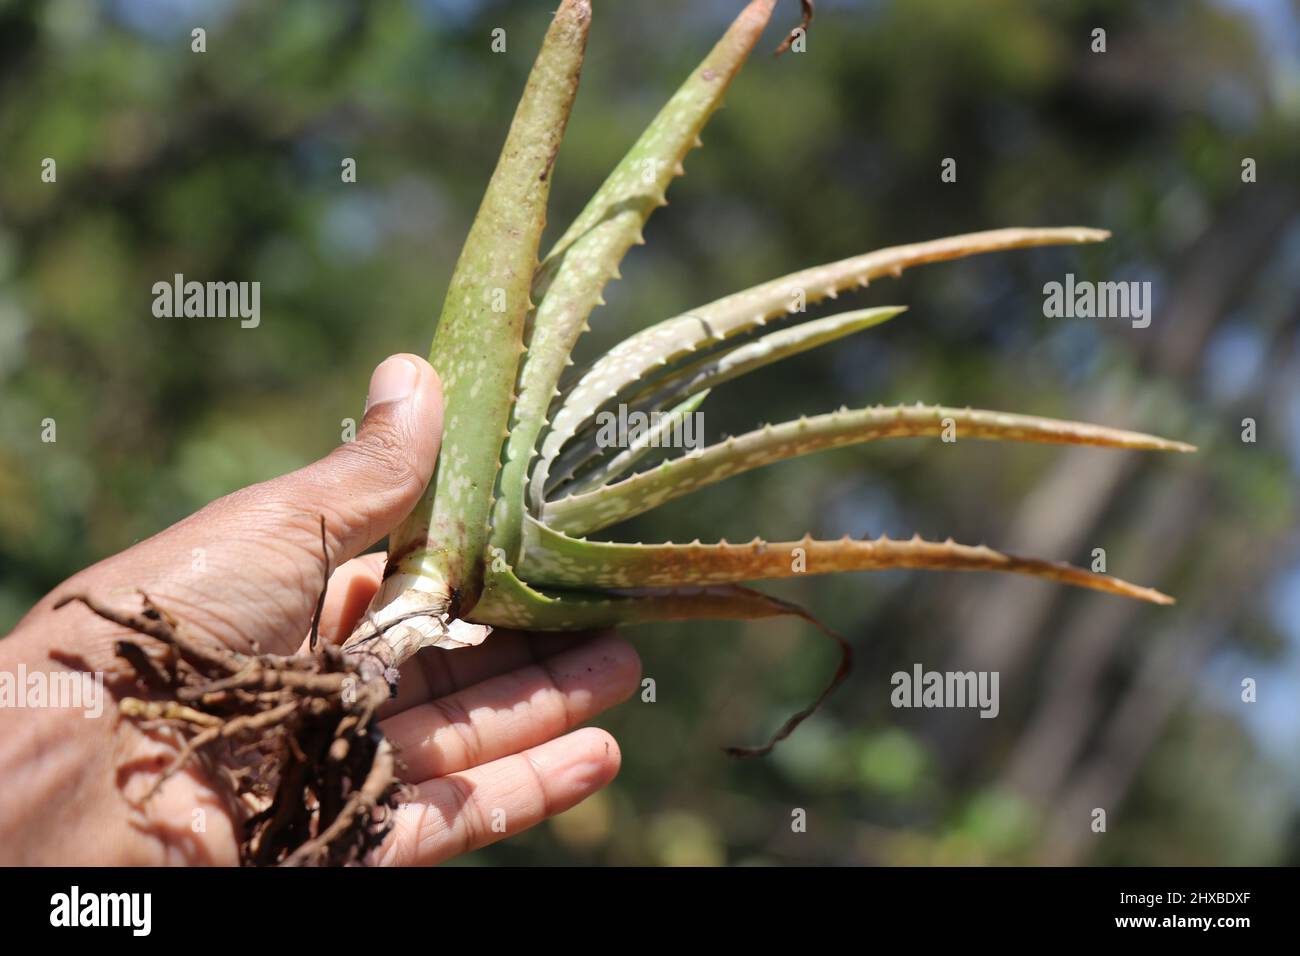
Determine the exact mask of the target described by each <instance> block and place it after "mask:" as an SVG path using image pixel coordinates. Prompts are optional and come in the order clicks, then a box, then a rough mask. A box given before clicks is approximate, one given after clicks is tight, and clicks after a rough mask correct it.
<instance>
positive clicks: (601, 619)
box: [468, 519, 800, 631]
mask: <svg viewBox="0 0 1300 956" xmlns="http://www.w3.org/2000/svg"><path fill="white" fill-rule="evenodd" d="M527 520H532V519H527ZM491 557H492V560H491V564H490V566H489V569H488V571H487V574H486V579H485V584H484V587H483V595H482V597H481V598H480V599H479V603H478V604H477V605H476V606H475V608H474V610H473V612H471V613H470V614H469V615H468V618H469V620H471V621H482V622H487V623H491V624H492V625H493V626H498V627H514V628H523V629H528V630H541V631H553V630H585V629H588V628H594V627H613V626H616V625H622V624H645V623H649V622H651V621H689V620H756V619H759V618H767V617H777V616H781V615H787V614H799V613H800V612H799V610H798V609H797V608H795V606H794V605H791V604H788V603H786V602H784V601H780V600H778V599H776V598H773V597H769V596H768V595H766V594H762V593H760V592H758V591H753V590H750V589H749V588H743V587H738V586H735V585H695V584H688V585H685V586H679V587H676V586H675V587H671V588H650V587H629V588H626V589H623V590H619V591H615V592H609V591H606V592H595V591H588V590H582V589H581V588H579V589H574V590H562V591H556V592H550V593H543V592H542V591H539V590H537V589H536V588H534V587H531V586H530V585H529V584H526V583H524V581H522V580H521V579H520V578H519V576H518V575H517V574H516V573H515V571H514V569H513V568H511V567H510V565H509V564H508V563H506V559H505V552H504V551H502V550H500V549H499V548H494V549H492V555H491Z"/></svg>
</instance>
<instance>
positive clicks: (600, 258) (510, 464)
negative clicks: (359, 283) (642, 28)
mask: <svg viewBox="0 0 1300 956" xmlns="http://www.w3.org/2000/svg"><path fill="white" fill-rule="evenodd" d="M774 3H775V0H753V2H751V3H750V4H749V6H747V7H746V8H745V9H744V10H743V11H742V12H741V13H740V15H739V16H738V17H737V18H736V20H735V22H733V23H732V25H731V27H730V29H728V30H727V32H726V34H724V35H723V37H722V39H721V40H719V41H718V43H717V45H716V46H714V48H713V50H712V52H710V53H709V55H708V56H706V57H705V58H704V61H703V62H702V63H701V64H700V65H699V67H697V68H696V70H695V72H693V73H692V74H691V76H690V78H689V79H687V80H686V82H685V83H683V84H682V86H681V88H680V89H679V90H678V91H677V93H676V94H674V95H673V97H672V99H670V100H669V101H668V103H667V105H666V106H664V108H663V109H662V110H661V111H660V112H659V115H658V116H656V117H655V119H654V120H653V122H651V123H650V125H649V127H648V128H647V129H646V131H645V132H644V133H643V134H642V135H641V138H640V139H638V140H637V142H636V144H635V145H633V147H632V148H631V150H629V151H628V153H627V155H626V156H624V157H623V160H622V161H621V162H620V163H619V164H618V166H617V167H616V168H615V169H614V171H613V173H611V174H610V176H609V178H608V179H607V180H605V182H604V184H603V185H602V186H601V187H600V189H599V190H597V192H596V194H595V196H594V197H592V199H591V201H590V202H589V203H588V204H587V207H586V208H585V209H584V210H583V211H582V213H581V214H579V216H578V218H577V219H576V220H575V221H574V222H573V224H572V225H571V226H570V227H569V229H568V231H566V232H565V234H564V235H563V236H562V237H561V238H560V240H559V242H558V243H557V244H556V246H555V248H554V249H553V250H552V251H551V252H550V254H549V255H547V257H546V260H545V262H543V263H542V264H541V266H540V268H539V269H538V270H537V274H536V277H535V279H534V282H533V294H534V296H535V297H536V298H537V300H538V302H539V305H538V307H537V311H536V314H535V315H534V317H533V321H532V323H531V332H530V334H529V336H528V343H527V344H528V352H527V354H526V356H525V358H524V365H523V369H522V373H521V375H520V380H519V398H518V401H517V403H516V407H515V412H514V416H513V419H512V424H511V428H510V436H509V440H508V442H507V444H506V454H505V461H504V464H503V466H502V474H501V482H500V489H501V490H500V497H499V500H498V502H497V504H496V509H495V512H494V514H493V529H492V543H493V546H494V547H502V548H505V549H506V551H507V552H508V553H513V552H514V551H515V549H516V548H517V547H518V538H519V521H520V518H521V517H522V515H523V508H524V494H525V486H526V484H527V469H528V466H529V463H530V462H531V460H532V458H533V456H534V454H535V453H536V448H537V439H538V435H539V434H540V433H541V430H542V428H543V427H544V425H545V423H546V413H547V409H548V408H549V406H550V404H551V400H552V399H553V398H554V397H555V387H556V384H557V383H558V382H559V380H560V375H561V373H562V372H563V371H564V368H565V366H566V365H568V364H569V362H570V358H569V356H570V355H571V353H572V352H573V347H574V344H575V343H576V342H577V340H578V337H579V336H580V335H581V334H582V332H583V331H584V329H586V328H587V317H588V316H589V315H590V314H591V312H592V310H593V309H594V308H595V307H596V306H597V305H599V304H601V303H602V301H603V300H602V299H601V292H602V290H603V289H604V287H605V284H606V283H607V282H608V281H609V280H610V279H612V278H616V277H617V276H618V264H619V262H621V261H622V259H623V256H624V255H625V254H626V252H627V251H628V249H629V248H631V246H632V245H634V244H636V243H640V242H642V241H643V240H642V238H641V230H642V227H643V226H644V224H645V222H646V220H647V219H648V218H649V217H650V214H651V213H652V212H653V211H654V210H655V209H656V208H657V207H659V206H663V205H665V204H666V203H667V200H666V199H665V198H664V197H665V193H666V191H667V189H668V184H669V183H670V182H671V181H672V179H673V178H674V177H675V176H678V175H681V174H682V165H681V164H682V160H683V159H684V157H685V156H686V154H687V152H689V151H690V150H691V149H692V148H693V147H694V146H696V145H697V144H698V143H699V134H700V131H701V130H702V129H703V128H704V125H705V123H707V122H708V119H709V117H710V116H711V115H712V114H713V112H714V110H716V109H717V107H718V105H719V104H720V103H721V101H722V97H723V94H724V93H725V92H726V90H727V87H728V86H729V85H730V84H731V80H732V78H733V77H735V75H736V74H737V73H738V72H739V71H740V68H741V66H742V65H743V64H744V62H745V59H746V58H747V57H748V55H749V52H750V50H752V49H753V47H754V43H755V42H756V41H757V40H758V37H759V34H761V33H762V32H763V27H764V26H766V25H767V21H768V17H769V16H770V15H771V13H772V7H773V5H774ZM532 266H533V263H531V262H530V263H529V271H530V272H531V271H532Z"/></svg>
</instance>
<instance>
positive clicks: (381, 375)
mask: <svg viewBox="0 0 1300 956" xmlns="http://www.w3.org/2000/svg"><path fill="white" fill-rule="evenodd" d="M419 377H420V370H419V369H417V368H416V367H415V365H414V364H413V363H412V362H411V360H410V359H406V358H403V357H402V356H400V355H394V356H393V357H392V358H386V359H384V360H383V361H382V362H380V363H379V367H378V368H377V369H375V374H374V375H372V376H370V391H369V392H367V393H366V408H365V410H366V411H367V412H368V411H370V409H372V408H374V407H375V406H376V405H382V404H384V402H400V401H401V400H402V399H404V398H406V397H407V396H408V395H410V394H411V392H413V391H414V390H415V383H416V381H417V380H418V379H419ZM363 414H364V413H363Z"/></svg>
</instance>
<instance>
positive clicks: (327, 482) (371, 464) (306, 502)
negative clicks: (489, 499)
mask: <svg viewBox="0 0 1300 956" xmlns="http://www.w3.org/2000/svg"><path fill="white" fill-rule="evenodd" d="M441 441H442V385H441V383H440V382H439V380H438V374H437V373H436V372H435V371H434V370H433V367H432V366H431V365H429V363H428V362H426V361H425V360H424V359H422V358H420V357H419V356H416V355H410V354H401V355H393V356H391V357H389V358H387V359H384V361H383V362H381V363H380V364H379V366H378V367H377V368H376V369H375V371H374V374H373V375H372V376H371V378H370V389H369V392H368V393H367V396H366V409H365V415H364V417H363V418H362V420H361V427H360V429H359V430H358V432H357V437H356V438H355V439H353V440H352V441H350V442H346V443H345V444H343V445H341V446H340V447H338V448H336V449H335V450H334V451H332V452H330V454H328V455H326V456H325V457H324V458H322V459H321V460H320V461H317V462H315V463H314V464H311V465H307V466H306V467H305V468H300V469H299V470H297V471H295V472H291V473H290V474H288V475H285V476H284V477H282V478H278V479H275V480H274V481H273V482H271V484H272V485H276V486H278V487H276V488H275V492H276V495H275V496H276V497H277V498H281V499H282V500H286V499H287V500H290V501H295V502H298V503H299V506H300V507H302V508H304V509H307V510H312V511H314V512H315V513H319V514H322V515H324V516H325V526H326V546H327V548H328V550H329V554H330V565H331V567H338V566H339V565H340V564H342V563H343V562H344V561H347V560H349V559H350V558H353V557H355V556H356V555H358V554H360V553H361V552H362V551H364V550H365V549H366V548H368V547H370V546H371V545H373V544H374V543H375V542H377V541H379V540H380V539H381V538H382V537H384V535H386V534H388V532H389V531H391V530H392V529H393V528H394V527H396V525H397V524H398V523H399V522H400V521H401V520H402V519H403V518H405V517H406V516H407V515H408V514H409V513H410V511H411V509H412V508H414V507H415V505H416V504H417V503H418V502H419V500H420V496H421V495H422V494H423V493H424V489H425V486H426V485H428V483H429V479H430V478H431V477H432V476H433V466H434V463H435V462H436V461H437V458H438V448H439V445H440V444H441Z"/></svg>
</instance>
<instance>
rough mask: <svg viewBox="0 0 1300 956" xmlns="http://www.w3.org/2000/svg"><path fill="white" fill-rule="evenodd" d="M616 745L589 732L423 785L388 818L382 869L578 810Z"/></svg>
mask: <svg viewBox="0 0 1300 956" xmlns="http://www.w3.org/2000/svg"><path fill="white" fill-rule="evenodd" d="M621 759H622V757H621V754H620V753H619V749H618V744H617V743H616V742H615V740H614V738H613V737H611V736H610V735H609V734H607V733H606V732H605V731H603V730H600V729H598V728H596V727H586V728H583V729H582V730H575V731H574V732H573V733H571V734H568V735H567V736H564V737H561V738H559V739H558V740H552V741H549V742H548V743H545V744H542V745H541V746H540V747H534V748H532V749H531V750H528V751H525V752H524V753H521V754H513V755H511V756H509V757H502V758H501V759H500V760H494V761H492V763H488V764H484V765H482V766H480V767H475V768H474V769H472V770H466V771H464V772H463V773H455V774H452V775H451V776H447V777H439V778H438V779H436V780H429V781H427V782H425V783H422V784H420V785H419V786H418V787H416V788H415V796H414V799H412V800H411V801H410V802H409V803H405V804H403V805H402V806H400V807H399V808H398V809H397V810H396V811H394V813H393V832H392V833H391V834H390V835H389V837H388V840H387V841H386V843H385V845H384V847H383V848H382V849H381V850H380V853H379V861H380V862H381V863H383V864H386V865H389V866H431V865H433V864H435V863H441V862H442V861H444V860H446V859H449V858H450V857H453V856H457V855H458V854H461V853H467V852H468V851H470V850H475V849H478V848H479V847H482V846H487V845H488V844H489V843H495V842H496V841H497V840H501V839H504V838H505V837H508V836H513V835H514V834H516V833H519V832H521V831H523V830H527V829H528V828H529V827H531V826H534V825H535V824H537V823H540V822H541V821H542V820H545V819H546V818H547V817H550V816H554V815H555V814H557V813H563V812H564V811H565V810H568V809H569V808H570V807H572V806H575V805H576V804H578V803H581V802H582V801H583V800H585V799H586V798H587V797H589V796H591V795H592V794H593V793H595V792H596V791H597V790H599V789H600V788H601V787H603V786H605V785H606V784H608V783H609V782H610V781H611V780H613V779H614V777H615V775H616V774H617V773H618V768H619V763H620V762H621Z"/></svg>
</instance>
